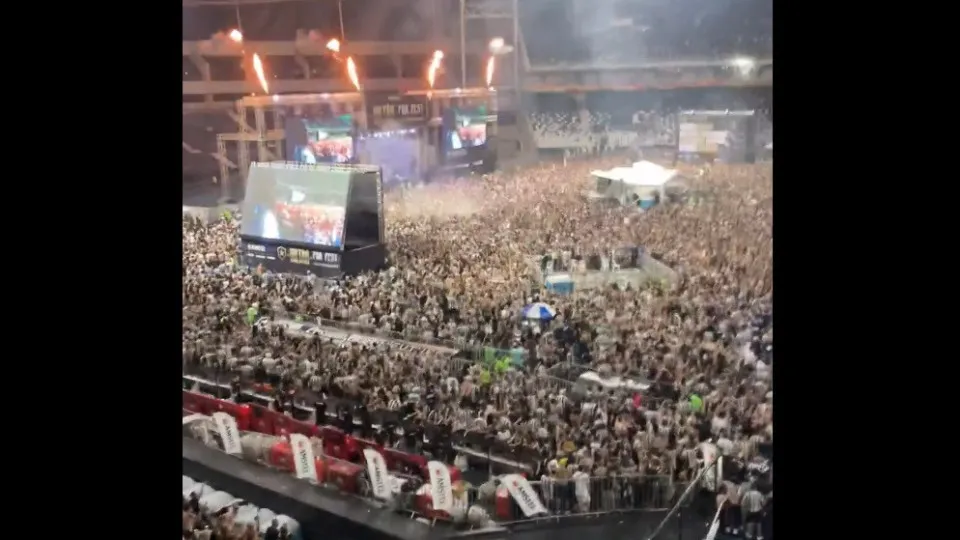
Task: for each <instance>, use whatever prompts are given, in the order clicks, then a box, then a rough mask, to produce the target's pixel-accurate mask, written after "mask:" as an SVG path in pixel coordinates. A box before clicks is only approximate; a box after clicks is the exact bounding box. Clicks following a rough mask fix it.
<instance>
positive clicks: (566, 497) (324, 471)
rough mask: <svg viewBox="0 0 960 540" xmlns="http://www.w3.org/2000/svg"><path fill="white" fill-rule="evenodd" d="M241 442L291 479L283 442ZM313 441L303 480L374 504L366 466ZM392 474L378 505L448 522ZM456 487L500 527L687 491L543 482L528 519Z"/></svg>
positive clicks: (659, 481)
mask: <svg viewBox="0 0 960 540" xmlns="http://www.w3.org/2000/svg"><path fill="white" fill-rule="evenodd" d="M190 414H194V411H192V410H190V409H186V408H184V409H183V416H185V417H186V416H188V415H190ZM238 427H239V426H238ZM208 429H209V428H208ZM184 436H190V437H194V438H201V434H200V432H197V431H193V430H185V431H184ZM240 438H241V444H242V447H243V453H242V455H239V456H237V457H238V458H240V459H243V460H245V461H248V462H252V463H257V464H259V465H261V466H264V467H270V468H272V469H275V470H280V471H283V472H286V473H289V474H293V473H294V471H295V465H294V459H295V457H294V455H293V450H292V449H291V446H290V443H289V441H288V439H287V438H286V437H284V436H278V435H265V434H262V433H258V432H255V431H250V430H244V429H240ZM311 440H312V441H313V451H314V468H315V471H316V477H315V478H309V479H305V480H304V481H306V482H309V483H311V484H314V485H317V486H318V487H322V488H325V489H336V490H337V491H339V492H341V493H345V494H348V495H352V496H357V497H361V498H366V499H370V500H374V499H373V498H372V497H371V486H370V483H369V481H368V477H367V473H366V467H365V466H364V465H360V464H358V463H356V462H354V461H348V460H345V459H341V458H338V457H336V456H333V455H330V454H328V453H326V451H325V449H326V448H327V444H326V441H325V440H323V439H322V438H320V437H315V436H314V437H311ZM206 441H207V444H208V445H210V446H211V447H215V448H216V449H218V450H220V446H219V443H217V442H216V441H215V439H213V438H210V437H208V438H206ZM384 457H385V458H386V456H384ZM390 474H391V477H392V478H391V486H390V487H391V491H392V493H393V498H392V499H390V500H389V501H382V500H381V501H379V503H380V504H381V505H382V506H383V507H384V508H388V509H391V510H395V511H398V512H404V513H410V514H411V516H416V517H423V518H426V519H428V520H445V521H447V520H450V519H451V517H450V515H449V514H447V513H446V512H441V511H437V510H435V509H434V508H433V506H432V501H431V497H430V494H429V490H428V489H425V488H424V487H423V486H422V485H421V486H420V487H418V488H417V489H413V490H411V489H405V488H404V487H403V486H404V484H406V483H407V482H416V481H417V480H415V477H412V476H409V475H404V474H402V473H397V472H395V471H391V473H390ZM454 484H455V486H454V500H455V501H456V504H457V505H459V506H460V507H462V508H463V509H464V510H466V509H467V508H470V507H471V506H473V505H477V506H479V507H480V508H483V509H484V510H485V511H486V513H487V514H488V515H489V516H490V517H491V518H492V519H493V521H494V522H496V523H498V524H501V525H507V524H511V523H522V522H531V521H539V520H556V519H560V518H563V517H566V516H575V515H600V514H607V513H618V512H635V511H657V510H666V509H668V508H669V507H670V506H671V505H672V504H673V502H675V501H676V499H677V496H678V495H679V494H680V493H683V492H684V491H685V487H686V486H685V485H684V484H676V483H673V482H671V479H670V477H667V476H611V477H589V478H584V479H576V480H575V479H572V478H568V479H565V480H551V481H546V482H545V481H540V480H538V481H533V482H531V483H530V484H531V486H533V487H534V489H535V490H536V492H537V495H538V496H539V498H540V500H541V501H542V502H543V505H544V507H545V508H546V509H547V512H548V513H547V514H546V515H542V514H541V515H537V516H533V517H526V516H524V514H523V512H522V511H521V510H520V507H519V506H518V505H517V503H516V502H515V501H514V499H513V498H512V497H511V496H510V495H509V493H508V492H507V490H506V488H505V487H503V486H499V487H498V488H497V489H496V490H495V493H494V495H493V497H492V498H489V497H488V498H484V497H481V495H480V490H481V488H480V487H478V486H471V485H469V484H465V483H463V482H461V481H460V480H455V481H454Z"/></svg>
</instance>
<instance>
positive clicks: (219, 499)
mask: <svg viewBox="0 0 960 540" xmlns="http://www.w3.org/2000/svg"><path fill="white" fill-rule="evenodd" d="M239 500H240V499H237V498H236V497H234V496H233V495H231V494H229V493H227V492H226V491H214V492H213V493H208V494H206V495H204V496H203V497H200V506H202V507H204V508H206V509H207V510H209V511H210V512H213V513H216V512H219V511H220V510H223V509H224V508H226V507H228V506H230V505H231V504H234V503H236V502H237V501H239Z"/></svg>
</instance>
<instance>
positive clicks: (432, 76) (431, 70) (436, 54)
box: [427, 51, 443, 88]
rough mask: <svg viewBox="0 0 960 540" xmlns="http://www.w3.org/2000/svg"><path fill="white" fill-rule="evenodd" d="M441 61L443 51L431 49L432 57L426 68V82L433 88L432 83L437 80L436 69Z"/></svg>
mask: <svg viewBox="0 0 960 540" xmlns="http://www.w3.org/2000/svg"><path fill="white" fill-rule="evenodd" d="M442 61H443V51H433V58H431V59H430V66H429V67H428V68H427V83H428V84H430V88H433V83H434V82H435V81H436V80H437V71H438V70H439V69H440V62H442Z"/></svg>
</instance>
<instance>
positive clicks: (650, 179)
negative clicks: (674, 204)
mask: <svg viewBox="0 0 960 540" xmlns="http://www.w3.org/2000/svg"><path fill="white" fill-rule="evenodd" d="M590 174H591V175H593V176H595V177H597V178H602V179H604V180H612V181H617V182H623V183H624V184H627V185H631V186H649V187H662V186H663V185H665V184H666V183H667V182H669V181H671V180H673V179H674V178H675V177H676V176H677V170H676V169H667V168H666V167H661V166H660V165H657V164H656V163H653V162H650V161H638V162H636V163H634V164H633V165H632V166H631V167H614V168H612V169H610V170H608V171H601V170H597V171H592V172H591V173H590Z"/></svg>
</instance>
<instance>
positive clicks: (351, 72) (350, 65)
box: [347, 56, 360, 91]
mask: <svg viewBox="0 0 960 540" xmlns="http://www.w3.org/2000/svg"><path fill="white" fill-rule="evenodd" d="M347 77H350V82H351V83H353V87H354V88H356V89H357V91H359V90H360V78H359V77H357V64H356V63H354V61H353V57H352V56H348V57H347Z"/></svg>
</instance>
